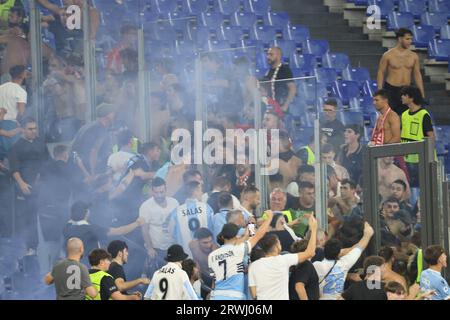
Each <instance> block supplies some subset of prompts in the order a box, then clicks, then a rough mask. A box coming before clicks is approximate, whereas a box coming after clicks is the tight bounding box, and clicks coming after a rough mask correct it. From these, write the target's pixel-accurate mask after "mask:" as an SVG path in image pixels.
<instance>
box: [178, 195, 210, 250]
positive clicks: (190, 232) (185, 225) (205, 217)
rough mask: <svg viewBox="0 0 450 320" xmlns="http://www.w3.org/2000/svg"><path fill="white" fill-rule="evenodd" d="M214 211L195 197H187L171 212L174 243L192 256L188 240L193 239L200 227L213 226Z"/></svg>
mask: <svg viewBox="0 0 450 320" xmlns="http://www.w3.org/2000/svg"><path fill="white" fill-rule="evenodd" d="M213 215H214V212H213V210H212V209H211V207H210V206H209V205H208V204H207V203H204V202H201V201H198V200H196V199H187V200H186V202H185V203H184V204H182V205H180V206H178V207H177V208H176V209H175V210H174V211H173V212H172V214H171V220H172V221H173V223H174V235H175V240H176V243H177V244H179V245H181V246H183V249H184V252H186V253H187V254H189V255H190V256H192V254H191V251H190V249H189V242H191V241H192V240H193V239H194V234H195V232H196V231H197V230H198V229H200V228H208V229H209V230H212V228H213Z"/></svg>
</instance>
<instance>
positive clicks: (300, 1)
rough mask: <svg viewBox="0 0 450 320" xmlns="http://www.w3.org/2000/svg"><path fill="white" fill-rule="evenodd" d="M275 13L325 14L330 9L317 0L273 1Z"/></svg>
mask: <svg viewBox="0 0 450 320" xmlns="http://www.w3.org/2000/svg"><path fill="white" fill-rule="evenodd" d="M271 6H272V10H273V11H287V12H301V13H325V12H328V8H327V7H326V6H324V5H323V4H322V2H321V1H317V0H296V1H292V0H276V1H275V0H272V1H271Z"/></svg>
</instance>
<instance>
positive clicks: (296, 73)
mask: <svg viewBox="0 0 450 320" xmlns="http://www.w3.org/2000/svg"><path fill="white" fill-rule="evenodd" d="M291 71H292V75H293V76H294V78H299V77H304V76H307V74H305V71H304V70H303V69H301V68H291Z"/></svg>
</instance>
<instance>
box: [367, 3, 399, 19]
mask: <svg viewBox="0 0 450 320" xmlns="http://www.w3.org/2000/svg"><path fill="white" fill-rule="evenodd" d="M368 5H369V6H372V5H376V6H378V7H379V8H380V11H381V18H382V19H386V18H387V16H388V15H389V14H390V13H391V12H392V11H394V8H395V4H394V1H392V0H369V1H368Z"/></svg>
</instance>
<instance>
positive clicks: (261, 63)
mask: <svg viewBox="0 0 450 320" xmlns="http://www.w3.org/2000/svg"><path fill="white" fill-rule="evenodd" d="M255 55H256V69H262V70H264V72H266V71H267V70H268V69H269V68H270V66H269V63H268V62H267V56H266V53H265V52H264V51H261V50H257V51H256V53H255Z"/></svg>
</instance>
